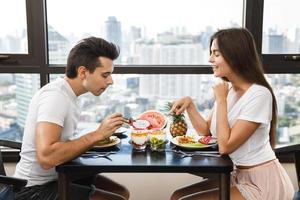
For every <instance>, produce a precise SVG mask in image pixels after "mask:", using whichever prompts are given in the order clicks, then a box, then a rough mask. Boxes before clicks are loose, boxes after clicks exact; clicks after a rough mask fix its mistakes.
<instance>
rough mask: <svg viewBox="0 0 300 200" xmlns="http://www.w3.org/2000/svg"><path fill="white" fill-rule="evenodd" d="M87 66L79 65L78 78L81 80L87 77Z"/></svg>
mask: <svg viewBox="0 0 300 200" xmlns="http://www.w3.org/2000/svg"><path fill="white" fill-rule="evenodd" d="M87 71H88V70H87V68H86V67H85V66H79V67H78V68H77V75H78V78H80V80H83V79H85V76H86V72H87Z"/></svg>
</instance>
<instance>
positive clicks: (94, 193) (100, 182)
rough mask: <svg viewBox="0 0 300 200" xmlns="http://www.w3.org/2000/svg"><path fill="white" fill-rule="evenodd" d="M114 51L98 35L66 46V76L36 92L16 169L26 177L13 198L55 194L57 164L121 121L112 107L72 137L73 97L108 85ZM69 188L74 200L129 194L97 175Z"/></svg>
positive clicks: (110, 131)
mask: <svg viewBox="0 0 300 200" xmlns="http://www.w3.org/2000/svg"><path fill="white" fill-rule="evenodd" d="M118 56H119V49H118V48H117V47H116V46H115V45H114V44H112V43H109V42H107V41H105V40H103V39H101V38H96V37H90V38H86V39H84V40H82V41H81V42H79V43H78V44H77V45H76V46H75V47H74V48H73V49H72V50H71V51H70V54H69V57H68V61H67V68H66V76H65V77H64V78H60V79H57V80H55V81H54V82H51V83H49V84H47V85H45V86H44V87H43V88H41V89H40V90H39V91H38V92H37V93H36V94H35V95H34V97H33V98H32V100H31V103H30V106H29V109H28V116H27V120H26V125H25V130H24V136H23V142H22V150H21V154H20V155H21V160H20V162H19V163H18V164H17V167H16V172H15V176H16V177H19V178H23V179H26V180H28V183H27V185H26V187H24V188H23V189H22V190H21V191H20V192H18V193H17V194H16V199H26V200H28V199H41V200H45V199H49V200H50V199H58V195H57V193H58V186H57V173H56V171H55V166H57V165H59V164H62V163H64V162H66V161H69V160H71V159H73V158H75V157H77V156H78V155H80V154H82V153H83V152H85V151H87V150H88V149H89V148H91V147H92V146H93V145H94V144H95V143H96V142H97V141H99V140H103V139H105V138H107V137H109V136H111V135H112V134H113V133H114V131H115V130H116V129H118V128H119V127H120V126H121V125H122V124H123V121H124V120H123V118H122V115H121V114H119V113H115V114H112V115H110V116H108V117H107V118H106V119H105V120H103V121H102V122H101V125H100V126H99V127H98V128H97V130H95V131H93V132H90V133H88V134H86V135H84V136H82V137H80V138H78V139H75V140H70V138H71V137H72V136H73V135H74V133H75V129H76V125H77V124H78V120H79V115H80V111H79V106H78V104H77V97H78V96H80V95H81V94H84V93H86V92H91V93H92V94H94V95H96V96H99V95H101V93H102V92H104V91H105V89H106V88H107V87H108V86H110V85H112V84H113V80H112V76H111V74H112V72H113V69H114V66H113V60H115V59H116V58H117V57H118ZM94 186H95V187H96V189H95V187H94ZM71 192H72V195H71V196H72V200H75V199H80V200H82V199H89V198H90V199H128V198H129V192H128V190H127V189H126V188H125V187H123V186H121V185H119V184H117V183H115V182H113V181H112V180H110V179H108V178H105V177H103V176H100V175H97V176H95V177H89V178H86V179H84V180H79V181H76V182H75V183H73V184H72V186H71Z"/></svg>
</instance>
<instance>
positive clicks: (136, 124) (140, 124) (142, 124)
mask: <svg viewBox="0 0 300 200" xmlns="http://www.w3.org/2000/svg"><path fill="white" fill-rule="evenodd" d="M132 126H133V128H134V129H136V130H143V129H148V128H149V127H151V124H150V122H149V121H148V120H144V119H137V120H134V121H133V122H132Z"/></svg>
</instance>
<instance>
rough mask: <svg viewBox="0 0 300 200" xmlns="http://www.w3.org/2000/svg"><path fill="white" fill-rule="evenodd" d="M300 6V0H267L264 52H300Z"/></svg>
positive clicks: (265, 7)
mask: <svg viewBox="0 0 300 200" xmlns="http://www.w3.org/2000/svg"><path fill="white" fill-rule="evenodd" d="M299 7H300V1H298V0H285V1H281V0H265V5H264V23H263V25H264V26H263V48H262V50H263V53H267V54H295V53H300V22H299V20H298V19H299V18H300V13H299V11H298V10H299ZM284 11H286V12H284Z"/></svg>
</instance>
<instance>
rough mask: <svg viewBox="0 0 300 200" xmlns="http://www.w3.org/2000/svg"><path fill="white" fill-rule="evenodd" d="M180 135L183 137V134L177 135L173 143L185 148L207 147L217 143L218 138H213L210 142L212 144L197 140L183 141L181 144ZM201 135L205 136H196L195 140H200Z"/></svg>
mask: <svg viewBox="0 0 300 200" xmlns="http://www.w3.org/2000/svg"><path fill="white" fill-rule="evenodd" d="M180 137H183V136H177V137H174V138H172V140H171V143H173V144H174V145H176V146H178V147H180V148H184V149H205V148H208V147H212V146H215V145H217V140H216V139H215V138H213V139H212V143H210V144H202V143H199V142H197V143H195V144H182V143H181V144H180V143H179V142H178V138H180ZM201 137H203V136H199V137H195V138H194V141H198V140H199V139H200V138H201Z"/></svg>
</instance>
